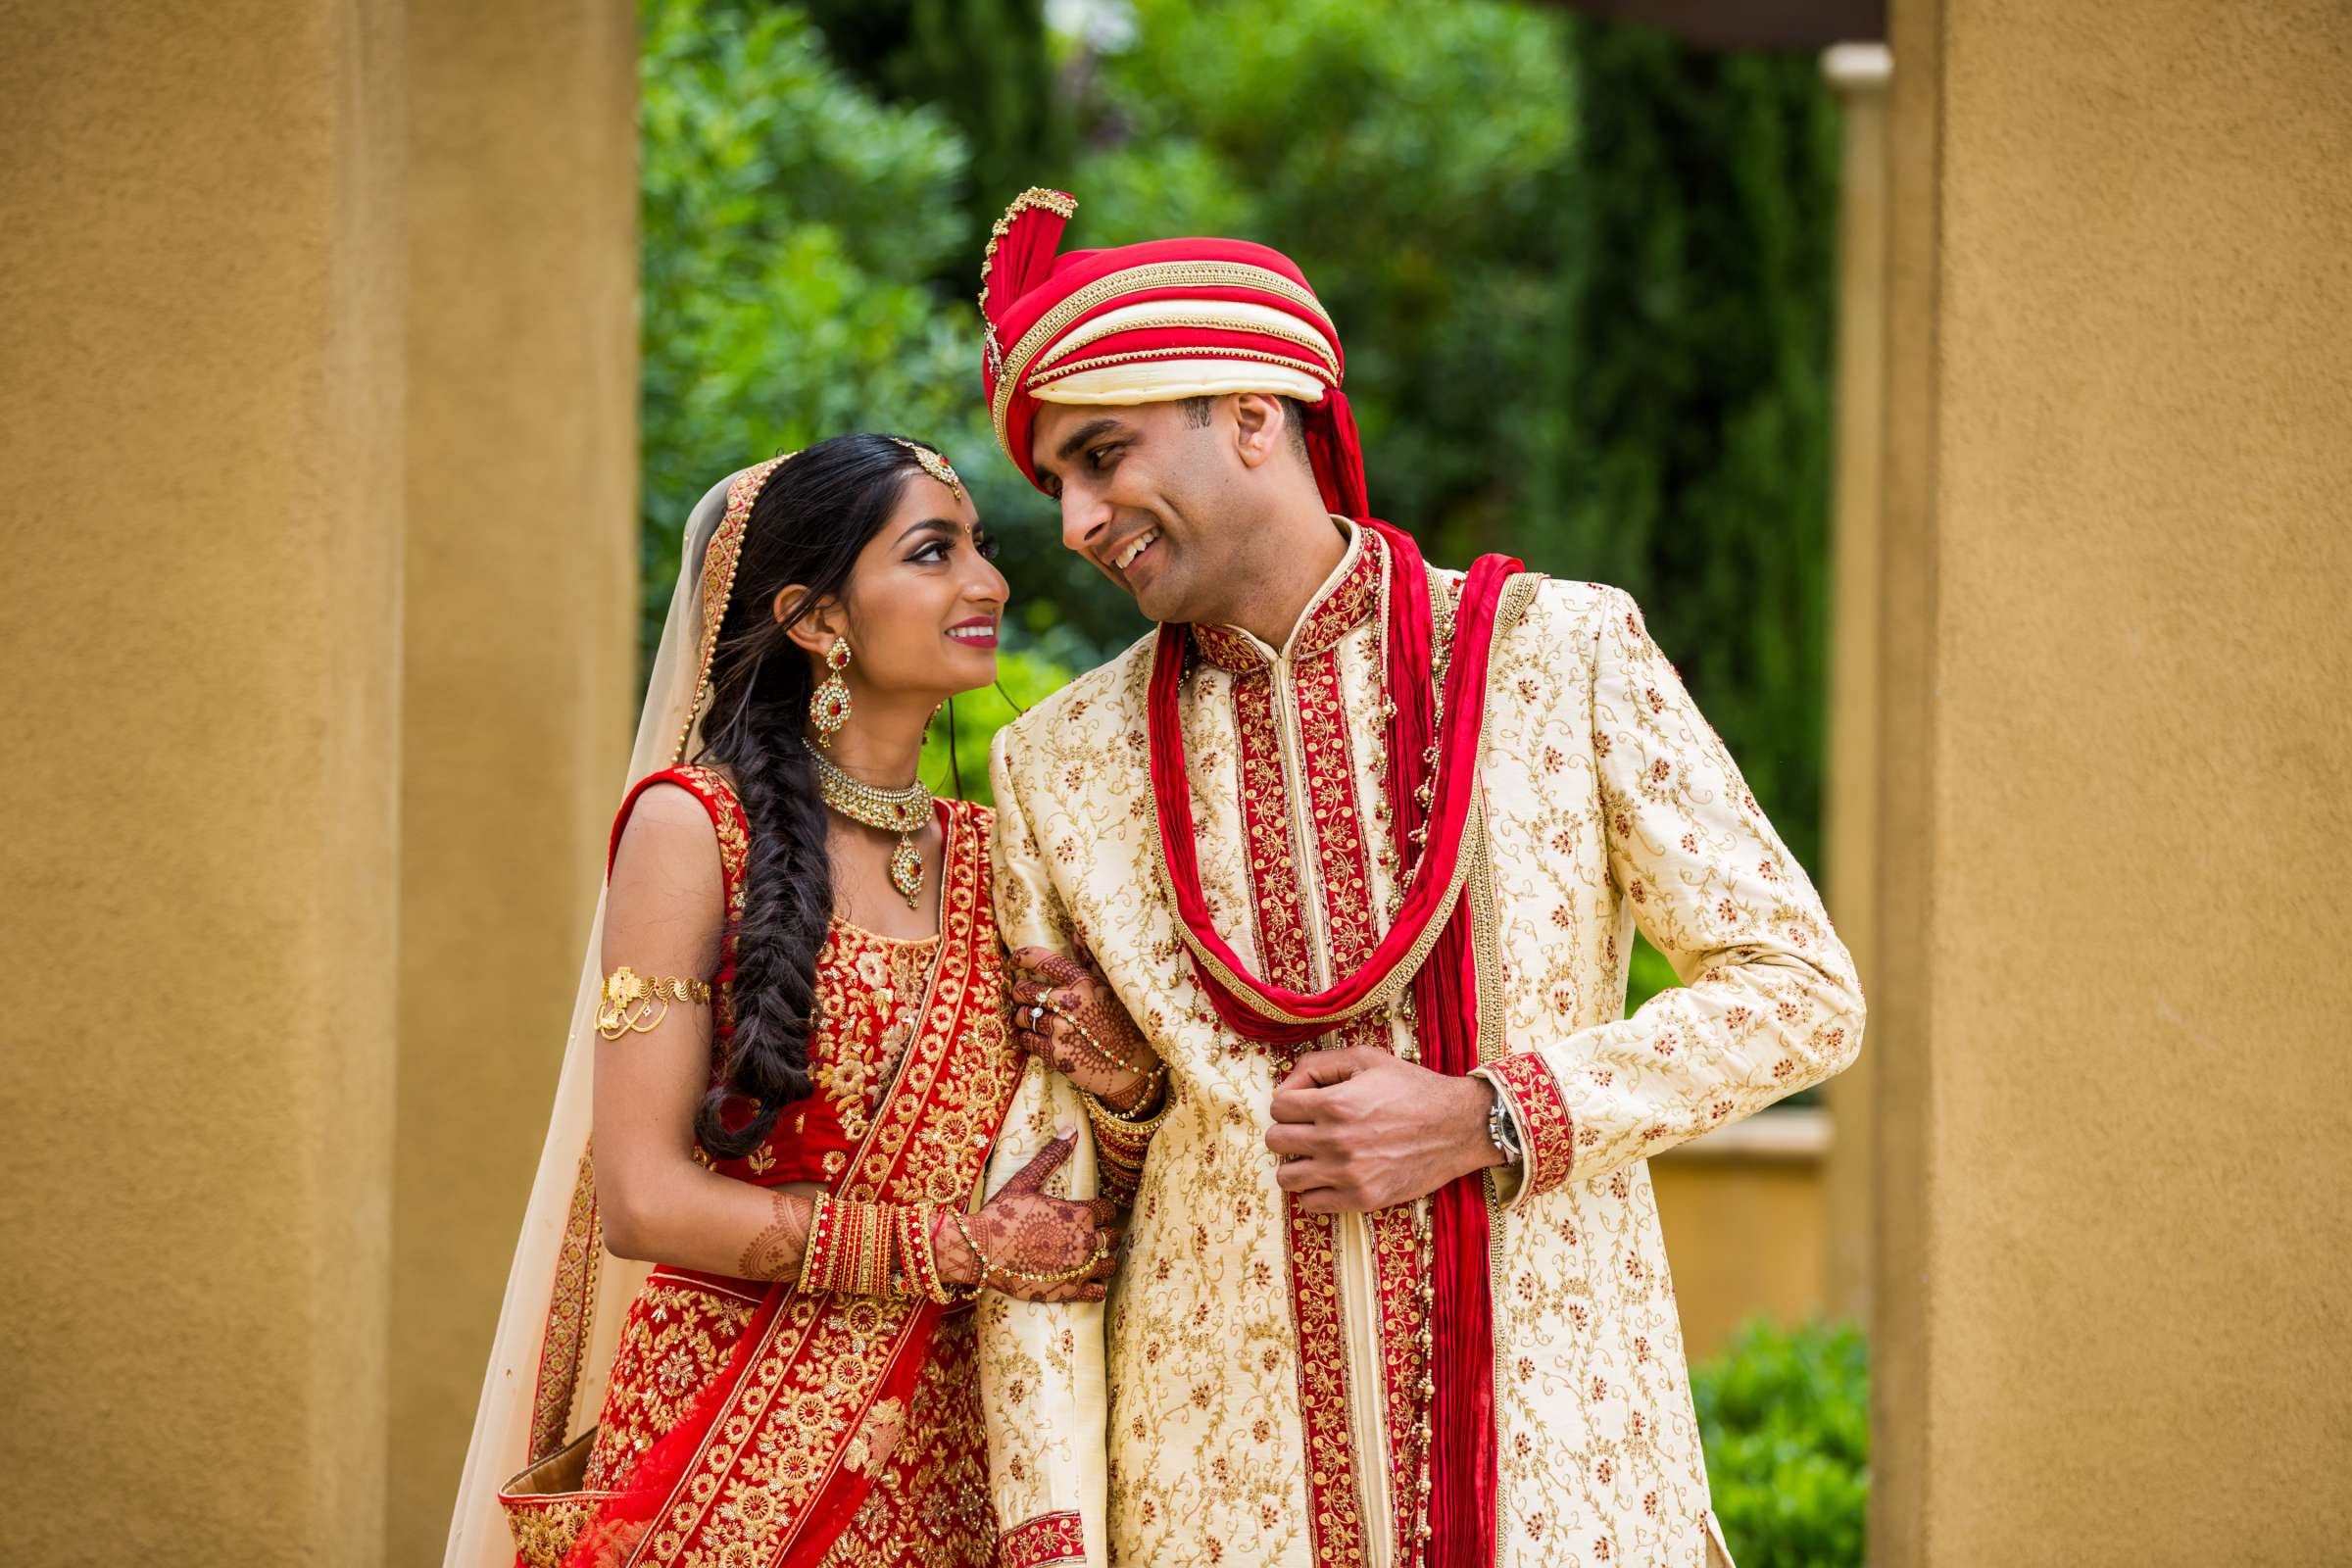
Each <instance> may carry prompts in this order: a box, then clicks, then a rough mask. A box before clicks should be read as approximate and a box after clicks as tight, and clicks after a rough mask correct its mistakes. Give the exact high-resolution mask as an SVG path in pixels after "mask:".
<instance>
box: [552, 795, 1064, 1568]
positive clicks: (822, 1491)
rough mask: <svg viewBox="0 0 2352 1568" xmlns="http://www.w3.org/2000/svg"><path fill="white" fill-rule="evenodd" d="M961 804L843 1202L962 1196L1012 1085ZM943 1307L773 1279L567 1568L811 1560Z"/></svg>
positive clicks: (1015, 1077)
mask: <svg viewBox="0 0 2352 1568" xmlns="http://www.w3.org/2000/svg"><path fill="white" fill-rule="evenodd" d="M943 804H944V803H943ZM967 814H968V809H964V808H951V809H949V810H948V811H947V812H946V816H947V822H948V833H947V848H946V852H945V855H944V860H945V865H944V868H943V875H942V877H941V889H940V899H941V913H940V926H941V931H940V936H941V949H940V957H939V968H938V973H937V975H936V976H935V978H934V979H933V982H932V988H931V994H930V996H929V998H928V999H927V1001H926V1004H925V1006H924V1010H923V1018H922V1024H921V1027H920V1029H919V1030H918V1032H917V1033H916V1036H915V1038H914V1039H913V1040H912V1041H911V1042H910V1043H909V1044H908V1046H907V1054H906V1058H905V1061H904V1064H903V1065H902V1067H901V1068H900V1072H899V1078H898V1082H897V1083H896V1084H895V1085H894V1086H893V1087H892V1089H891V1091H890V1093H889V1094H888V1096H887V1097H885V1099H884V1101H883V1103H882V1105H881V1108H880V1109H879V1110H878V1111H877V1112H876V1114H875V1116H874V1119H873V1124H872V1126H871V1128H870V1129H869V1130H868V1132H867V1134H866V1137H865V1139H864V1141H863V1143H862V1144H861V1145H860V1146H859V1147H858V1152H857V1153H856V1155H855V1156H854V1157H853V1158H852V1159H851V1161H850V1164H849V1166H848V1168H847V1169H846V1170H845V1171H844V1172H843V1173H842V1176H841V1179H840V1180H839V1181H838V1182H837V1183H835V1184H834V1186H833V1191H834V1192H835V1194H836V1195H837V1196H839V1197H841V1198H844V1199H850V1200H854V1201H859V1202H882V1203H924V1202H929V1203H961V1202H963V1201H965V1200H966V1199H967V1198H968V1197H969V1195H970V1194H971V1193H972V1192H973V1191H974V1190H975V1189H976V1188H977V1187H978V1186H979V1183H980V1179H981V1175H982V1171H983V1167H984V1165H985V1162H986V1160H987V1157H988V1152H989V1150H990V1147H991V1146H992V1145H993V1144H994V1143H995V1142H996V1134H997V1130H998V1128H999V1126H1000V1125H1001V1124H1002V1122H1003V1120H1004V1117H1005V1111H1006V1109H1007V1108H1008V1107H1009V1106H1010V1104H1011V1102H1012V1091H1013V1088H1014V1086H1015V1085H1016V1084H1017V1083H1018V1081H1019V1074H1018V1072H1017V1070H1016V1069H1017V1066H1018V1063H1017V1061H1016V1060H1015V1059H1014V1056H1013V1054H1012V1052H1011V1051H1010V1048H1009V1047H1008V1045H1007V1044H1006V1042H1005V1033H1004V1024H1003V1004H1002V997H1003V978H1004V976H1003V968H1004V960H1003V956H1002V953H1001V950H1000V948H999V944H998V941H997V933H996V921H995V916H994V913H993V910H992V909H991V907H990V900H989V890H988V855H989V847H988V844H987V842H986V838H985V835H983V834H981V833H979V832H976V831H974V830H973V826H972V824H971V823H970V822H969V821H968V820H959V818H961V817H964V816H966V815H967ZM945 1310H947V1309H946V1308H943V1307H941V1306H939V1305H937V1304H935V1303H933V1302H930V1301H926V1300H922V1299H916V1298H910V1297H890V1298H880V1297H868V1296H848V1295H834V1294H823V1295H802V1294H800V1293H798V1292H796V1291H795V1290H794V1289H793V1287H792V1285H791V1283H790V1282H788V1281H780V1282H778V1283H776V1284H774V1285H771V1286H770V1287H769V1288H768V1291H767V1294H766V1296H765V1297H764V1299H762V1300H761V1302H760V1309H759V1311H758V1313H757V1314H756V1315H755V1316H754V1317H753V1319H752V1321H751V1323H750V1324H749V1326H748V1327H747V1328H746V1330H745V1332H744V1335H743V1338H742V1340H741V1341H740V1342H739V1344H738V1345H737V1347H736V1349H735V1353H734V1355H733V1357H732V1358H731V1359H730V1360H729V1361H728V1363H727V1365H726V1368H725V1369H724V1370H723V1371H722V1372H721V1373H720V1374H719V1375H718V1376H717V1377H716V1378H714V1379H712V1380H711V1385H710V1386H709V1387H708V1388H707V1389H705V1391H704V1392H703V1394H702V1396H701V1397H699V1398H698V1399H697V1400H696V1402H695V1404H694V1405H693V1407H692V1408H691V1409H689V1410H688V1412H687V1413H686V1414H685V1415H684V1416H682V1417H681V1418H680V1419H679V1420H678V1422H677V1424H676V1425H675V1426H673V1427H671V1428H670V1430H669V1431H668V1433H667V1434H665V1435H664V1436H663V1437H662V1439H661V1440H660V1441H659V1442H657V1443H656V1444H655V1445H654V1446H653V1447H651V1448H650V1449H648V1450H647V1451H646V1453H645V1455H644V1457H643V1458H642V1459H640V1460H639V1461H638V1463H637V1465H636V1466H635V1467H634V1469H633V1470H632V1471H631V1472H630V1476H629V1479H628V1482H627V1483H626V1485H625V1487H624V1488H623V1490H622V1491H621V1492H619V1493H618V1494H616V1495H613V1497H612V1498H611V1499H610V1500H608V1501H607V1502H606V1503H605V1504H604V1505H603V1506H602V1507H601V1508H600V1509H599V1510H598V1512H597V1514H596V1516H595V1517H594V1518H593V1519H592V1520H591V1521H590V1522H589V1524H588V1525H587V1527H586V1528H585V1529H584V1530H583V1531H582V1532H581V1534H580V1537H579V1539H578V1541H577V1542H576V1543H575V1544H573V1546H572V1548H571V1550H570V1551H569V1553H568V1554H566V1555H565V1557H564V1563H565V1564H566V1565H567V1568H619V1565H624V1564H625V1565H629V1568H635V1565H638V1564H647V1565H652V1564H688V1563H705V1562H725V1563H729V1564H734V1563H742V1564H746V1565H750V1568H791V1565H797V1564H803V1563H813V1562H815V1561H817V1560H818V1559H819V1558H821V1557H822V1556H823V1555H824V1553H825V1552H826V1551H827V1550H829V1549H830V1548H831V1546H832V1544H833V1543H834V1541H835V1539H836V1538H837V1537H838V1536H839V1535H840V1533H841V1531H842V1529H843V1528H844V1527H845V1526H846V1525H847V1524H848V1523H849V1521H850V1519H851V1517H852V1516H853V1515H854V1514H856V1513H857V1511H858V1507H859V1505H860V1504H861V1503H862V1502H863V1501H864V1498H865V1494H866V1490H867V1488H868V1486H869V1485H870V1484H871V1480H872V1476H871V1474H870V1472H869V1470H868V1469H867V1468H866V1467H864V1466H862V1465H861V1464H860V1463H859V1462H858V1450H857V1448H856V1447H855V1446H854V1445H855V1444H856V1441H857V1440H858V1436H859V1433H860V1431H861V1429H862V1428H863V1427H864V1425H865V1422H866V1418H867V1416H868V1414H869V1413H870V1412H871V1411H872V1410H873V1408H874V1407H875V1405H876V1404H878V1403H880V1402H881V1401H883V1400H886V1399H894V1398H895V1399H897V1400H899V1401H900V1403H901V1404H902V1405H904V1403H905V1402H906V1399H907V1394H908V1392H909V1391H910V1390H911V1389H912V1388H913V1386H914V1382H915V1378H916V1376H917V1375H918V1374H919V1373H920V1372H921V1370H922V1366H923V1361H924V1357H925V1356H926V1355H927V1354H928V1353H929V1351H930V1348H931V1344H932V1339H933V1336H934V1334H935V1333H936V1332H937V1329H938V1326H939V1321H940V1317H941V1315H942V1313H943V1312H944V1311H945ZM873 1468H874V1469H878V1468H879V1466H874V1467H873Z"/></svg>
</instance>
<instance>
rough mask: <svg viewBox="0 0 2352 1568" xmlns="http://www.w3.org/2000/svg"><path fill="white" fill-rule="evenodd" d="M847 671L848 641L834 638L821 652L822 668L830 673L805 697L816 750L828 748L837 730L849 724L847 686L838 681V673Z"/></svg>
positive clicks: (839, 731)
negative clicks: (828, 646)
mask: <svg viewBox="0 0 2352 1568" xmlns="http://www.w3.org/2000/svg"><path fill="white" fill-rule="evenodd" d="M849 667H850V640H849V639H848V638H847V637H836V638H834V639H833V646H832V647H830V648H828V649H826V650H825V668H827V669H829V670H831V671H832V673H831V674H829V675H827V676H826V677H825V678H824V679H823V680H822V681H821V682H819V683H818V685H817V688H816V690H815V691H814V692H812V693H810V694H809V727H810V728H811V729H813V730H815V731H816V744H817V745H819V746H828V747H829V746H831V745H832V744H833V737H834V736H836V735H838V734H840V733H841V726H842V725H844V724H847V723H848V722H849V721H850V683H849V682H848V681H846V680H843V679H842V678H841V672H842V671H843V670H845V669H847V668H849Z"/></svg>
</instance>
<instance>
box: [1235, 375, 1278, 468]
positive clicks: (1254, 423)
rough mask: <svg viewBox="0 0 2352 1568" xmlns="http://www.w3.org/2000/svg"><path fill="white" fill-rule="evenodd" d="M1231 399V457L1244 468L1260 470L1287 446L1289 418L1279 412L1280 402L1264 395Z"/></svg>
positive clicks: (1241, 394)
mask: <svg viewBox="0 0 2352 1568" xmlns="http://www.w3.org/2000/svg"><path fill="white" fill-rule="evenodd" d="M1232 396H1233V441H1234V451H1235V454H1236V455H1237V456H1238V457H1240V459H1241V460H1242V466H1243V467H1245V468H1258V467H1263V466H1265V465H1266V464H1268V463H1270V462H1272V461H1273V460H1274V459H1275V458H1276V457H1278V456H1279V455H1281V453H1282V451H1283V449H1284V448H1285V447H1286V446H1287V445H1288V444H1289V442H1290V435H1289V428H1290V418H1289V417H1288V416H1287V415H1286V414H1285V413H1284V412H1283V407H1282V400H1281V399H1280V398H1278V397H1275V396H1273V395H1272V394H1270V393H1265V392H1236V393H1234V394H1233V395H1232Z"/></svg>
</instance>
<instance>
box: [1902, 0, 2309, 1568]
mask: <svg viewBox="0 0 2352 1568" xmlns="http://www.w3.org/2000/svg"><path fill="white" fill-rule="evenodd" d="M1892 48H1893V56H1894V60H1895V63H1896V70H1895V73H1894V83H1893V99H1892V103H1893V111H1892V120H1891V123H1890V133H1891V139H1890V152H1891V162H1892V207H1891V213H1892V221H1891V226H1890V229H1889V235H1890V247H1891V248H1890V266H1891V279H1892V292H1891V296H1890V314H1889V322H1888V329H1889V354H1888V361H1887V366H1888V377H1889V379H1888V416H1889V428H1888V437H1889V440H1888V448H1887V464H1888V468H1887V490H1886V494H1887V533H1886V557H1885V569H1884V575H1883V579H1882V580H1883V584H1884V588H1885V596H1886V597H1885V600H1884V605H1883V615H1882V629H1883V636H1884V651H1883V657H1882V661H1881V670H1882V677H1883V679H1884V682H1885V686H1884V702H1883V706H1882V721H1883V723H1882V738H1881V743H1882V753H1883V756H1884V758H1885V762H1884V765H1883V767H1882V770H1881V781H1882V783H1881V793H1880V802H1879V807H1880V812H1881V820H1882V832H1881V838H1882V847H1883V855H1884V858H1883V861H1882V874H1881V877H1880V885H1879V900H1878V910H1877V916H1876V924H1877V934H1876V946H1877V949H1878V955H1879V956H1878V974H1877V977H1876V985H1875V987H1874V989H1873V992H1872V1014H1871V1040H1870V1044H1869V1047H1868V1048H1867V1049H1869V1050H1870V1051H1873V1052H1875V1053H1876V1054H1877V1072H1878V1103H1879V1110H1880V1114H1879V1118H1878V1131H1879V1167H1880V1171H1881V1176H1882V1181H1881V1186H1880V1201H1881V1211H1880V1232H1879V1242H1880V1246H1879V1251H1878V1260H1877V1279H1876V1295H1877V1308H1878V1310H1877V1317H1876V1336H1875V1341H1874V1352H1875V1384H1874V1387H1875V1400H1876V1403H1875V1410H1874V1434H1875V1441H1876V1444H1877V1448H1876V1451H1875V1452H1874V1455H1873V1464H1872V1470H1873V1487H1874V1513H1873V1521H1872V1523H1873V1535H1872V1553H1873V1558H1874V1561H1875V1562H1876V1563H1877V1564H1879V1565H1880V1568H1908V1565H1911V1564H1918V1563H1932V1564H1947V1563H1948V1564H1976V1563H2003V1564H2011V1565H2028V1564H2040V1563H2049V1564H2067V1565H2077V1564H2100V1563H2119V1564H2121V1563H2132V1564H2138V1563H2147V1562H2200V1563H2203V1562H2247V1563H2254V1562H2297V1563H2303V1562H2321V1561H2327V1560H2330V1559H2332V1558H2334V1557H2336V1556H2338V1555H2340V1554H2341V1552H2342V1550H2343V1532H2344V1529H2345V1520H2346V1519H2347V1518H2348V1517H2352V1470H2347V1468H2346V1466H2345V1465H2344V1463H2343V1454H2344V1441H2345V1435H2346V1434H2347V1432H2352V1341H2348V1340H2347V1338H2346V1336H2345V1335H2344V1333H2343V1325H2342V1313H2341V1303H2342V1301H2343V1299H2344V1296H2345V1293H2346V1288H2347V1285H2348V1284H2352V1280H2348V1278H2347V1274H2348V1272H2352V1269H2348V1266H2347V1261H2346V1260H2347V1259H2348V1258H2352V1219H2348V1216H2352V1160H2347V1159H2346V1157H2345V1151H2346V1149H2347V1148H2352V1055H2348V1054H2347V1053H2346V1051H2345V1046H2344V1042H2345V1022H2344V1021H2345V1019H2346V1018H2347V1017H2352V964H2347V962H2346V961H2345V957H2344V937H2343V929H2344V925H2345V914H2346V907H2347V906H2346V895H2345V892H2344V889H2345V888H2346V886H2347V885H2352V808H2348V807H2347V804H2346V803H2347V799H2348V796H2347V793H2346V790H2345V786H2344V777H2345V774H2346V771H2347V769H2348V768H2352V718H2348V716H2347V715H2348V712H2352V710H2348V709H2347V699H2348V698H2352V616H2348V615H2347V613H2346V609H2345V606H2346V600H2347V598H2348V597H2352V537H2348V535H2347V530H2346V527H2345V506H2346V497H2347V496H2352V440H2347V439H2346V432H2347V431H2352V332H2348V331H2347V329H2346V323H2347V322H2352V267H2347V265H2346V257H2347V256H2352V93H2347V92H2346V90H2345V81H2346V62H2347V61H2348V60H2352V10H2347V9H2346V8H2345V7H2344V6H2342V5H2341V4H2337V3H2324V0H2278V3H2275V4H2267V5H2259V6H2250V5H2241V4H2231V3H2228V0H2197V3H2192V0H2166V3H2162V4H2151V5H2142V6H2130V7H2117V6H2109V5H2101V4H2095V3H2092V0H2032V3H2026V0H2002V3H1993V0H1895V5H1894V7H1893V36H1892Z"/></svg>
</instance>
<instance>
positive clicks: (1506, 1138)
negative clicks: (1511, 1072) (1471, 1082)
mask: <svg viewBox="0 0 2352 1568" xmlns="http://www.w3.org/2000/svg"><path fill="white" fill-rule="evenodd" d="M1487 1088H1488V1089H1489V1091H1491V1092H1492V1093H1493V1094H1494V1096H1495V1103H1494V1104H1492V1105H1490V1106H1488V1107H1487V1137H1488V1138H1489V1139H1490V1140H1491V1141H1492V1142H1493V1143H1494V1145H1495V1152H1497V1153H1499V1154H1501V1155H1502V1162H1503V1163H1504V1164H1506V1165H1517V1164H1519V1163H1520V1162H1521V1161H1523V1160H1524V1159H1526V1157H1527V1155H1526V1152H1524V1151H1523V1150H1521V1149H1520V1147H1519V1122H1518V1119H1517V1118H1516V1117H1514V1116H1513V1115H1512V1114H1511V1107H1510V1106H1509V1104H1508V1103H1505V1102H1504V1100H1503V1098H1502V1087H1501V1085H1499V1084H1497V1083H1495V1081H1494V1080H1493V1079H1488V1080H1487Z"/></svg>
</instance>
